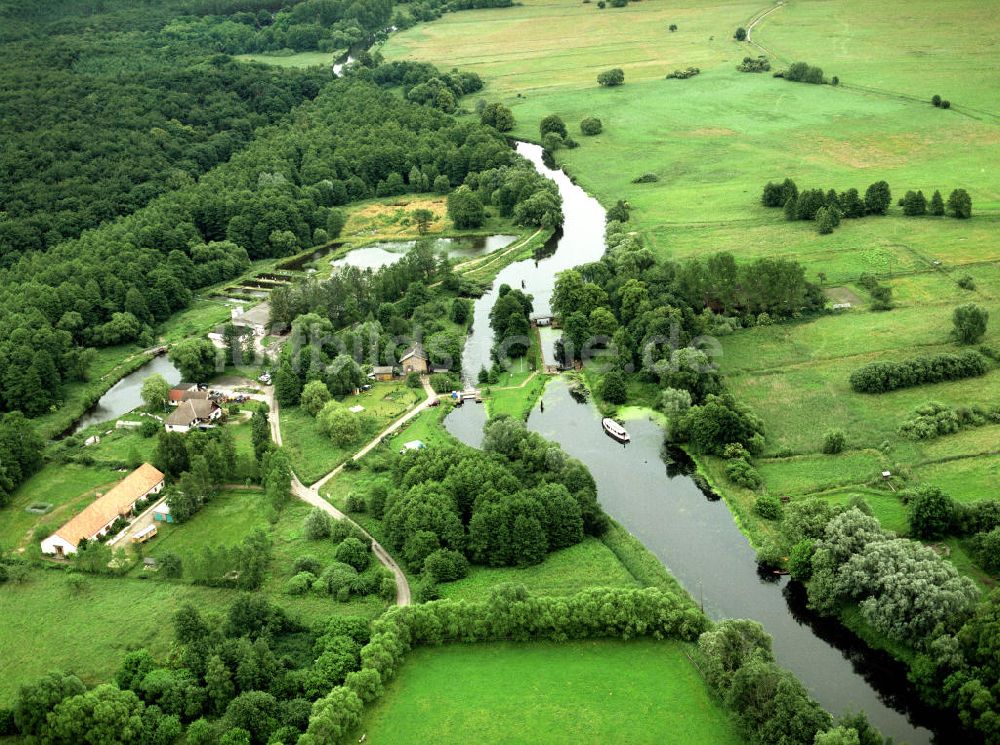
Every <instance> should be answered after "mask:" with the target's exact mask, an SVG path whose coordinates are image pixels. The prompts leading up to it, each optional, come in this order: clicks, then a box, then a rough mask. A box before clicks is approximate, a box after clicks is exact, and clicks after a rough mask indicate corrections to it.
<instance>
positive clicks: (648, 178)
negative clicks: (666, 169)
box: [632, 173, 660, 184]
mask: <svg viewBox="0 0 1000 745" xmlns="http://www.w3.org/2000/svg"><path fill="white" fill-rule="evenodd" d="M659 180H660V177H659V176H657V175H656V174H655V173H644V174H642V175H641V176H636V177H635V178H634V179H632V183H633V184H655V183H656V182H657V181H659Z"/></svg>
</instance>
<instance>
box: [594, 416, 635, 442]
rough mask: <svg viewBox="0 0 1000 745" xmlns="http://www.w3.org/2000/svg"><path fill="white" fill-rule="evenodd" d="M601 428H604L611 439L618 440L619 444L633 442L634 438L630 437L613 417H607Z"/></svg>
mask: <svg viewBox="0 0 1000 745" xmlns="http://www.w3.org/2000/svg"><path fill="white" fill-rule="evenodd" d="M601 426H602V427H604V431H605V432H607V433H608V434H609V435H610V436H611V437H613V438H614V439H616V440H618V442H620V443H622V444H623V445H624V444H625V443H628V442H631V441H632V438H631V437H629V434H628V432H626V431H625V428H624V427H623V426H622V425H620V424H619V423H618V422H616V421H615V420H614V419H612V418H611V417H605V418H604V420H603V421H602V422H601Z"/></svg>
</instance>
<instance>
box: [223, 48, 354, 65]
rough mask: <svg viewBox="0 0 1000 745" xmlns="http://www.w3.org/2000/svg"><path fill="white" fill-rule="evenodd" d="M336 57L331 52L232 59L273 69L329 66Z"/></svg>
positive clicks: (244, 55)
mask: <svg viewBox="0 0 1000 745" xmlns="http://www.w3.org/2000/svg"><path fill="white" fill-rule="evenodd" d="M336 56H337V55H335V54H334V53H333V52H297V53H295V54H237V55H234V56H233V59H238V60H239V61H240V62H261V63H263V64H265V65H274V66H275V67H316V66H318V65H323V66H329V65H332V64H333V60H334V59H335V57H336Z"/></svg>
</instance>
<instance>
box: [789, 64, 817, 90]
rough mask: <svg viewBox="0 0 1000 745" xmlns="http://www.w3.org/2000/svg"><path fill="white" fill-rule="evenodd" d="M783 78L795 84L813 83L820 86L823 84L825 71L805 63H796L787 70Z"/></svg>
mask: <svg viewBox="0 0 1000 745" xmlns="http://www.w3.org/2000/svg"><path fill="white" fill-rule="evenodd" d="M783 77H784V78H785V80H791V81H792V82H795V83H812V84H814V85H818V84H820V83H822V82H823V70H822V68H819V67H813V66H812V65H809V64H807V63H805V62H796V63H794V64H793V65H792V66H791V67H789V68H788V69H787V70H785V74H784V76H783Z"/></svg>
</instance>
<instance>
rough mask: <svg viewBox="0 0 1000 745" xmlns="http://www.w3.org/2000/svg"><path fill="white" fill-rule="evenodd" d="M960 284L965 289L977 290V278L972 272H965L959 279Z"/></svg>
mask: <svg viewBox="0 0 1000 745" xmlns="http://www.w3.org/2000/svg"><path fill="white" fill-rule="evenodd" d="M958 286H959V287H961V288H962V289H963V290H975V289H976V280H975V279H973V278H972V275H971V274H963V275H962V276H961V277H959V279H958Z"/></svg>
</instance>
